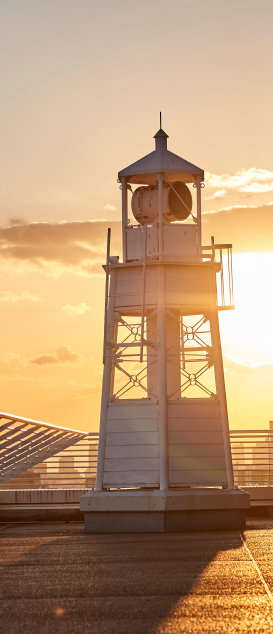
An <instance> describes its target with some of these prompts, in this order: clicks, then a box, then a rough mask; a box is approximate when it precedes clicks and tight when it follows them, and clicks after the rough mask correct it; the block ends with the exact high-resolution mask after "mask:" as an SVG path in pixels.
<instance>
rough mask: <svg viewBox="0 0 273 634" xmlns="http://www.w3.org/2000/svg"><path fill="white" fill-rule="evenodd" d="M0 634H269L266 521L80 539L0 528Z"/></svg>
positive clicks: (76, 529) (57, 529)
mask: <svg viewBox="0 0 273 634" xmlns="http://www.w3.org/2000/svg"><path fill="white" fill-rule="evenodd" d="M0 548H1V557H0V558H1V575H0V629H1V632H2V633H3V634H15V633H16V634H17V633H19V632H20V633H21V632H25V633H26V634H40V633H41V634H47V633H48V634H62V633H63V634H86V633H88V634H163V633H164V634H176V633H178V632H187V633H188V632H190V633H194V634H196V633H197V634H198V633H201V632H202V634H203V633H206V632H210V633H213V634H215V633H218V632H219V633H221V634H223V633H225V632H228V633H233V632H251V633H252V632H259V634H260V633H263V632H266V633H267V632H268V633H269V632H270V633H271V634H272V632H273V598H272V595H271V592H272V593H273V521H271V520H260V521H251V522H249V524H248V530H247V531H246V532H245V534H244V540H243V539H242V538H241V536H240V534H239V533H238V532H237V531H233V532H217V533H212V532H211V533H191V534H189V533H186V534H173V535H156V534H153V535H85V533H84V529H83V524H81V523H69V524H65V523H60V524H59V523H58V524H56V523H48V524H25V525H23V524H18V525H7V526H4V525H1V526H0Z"/></svg>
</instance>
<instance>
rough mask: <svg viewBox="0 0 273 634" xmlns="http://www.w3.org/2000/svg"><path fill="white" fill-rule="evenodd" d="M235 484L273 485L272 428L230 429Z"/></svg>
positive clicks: (242, 485)
mask: <svg viewBox="0 0 273 634" xmlns="http://www.w3.org/2000/svg"><path fill="white" fill-rule="evenodd" d="M230 441H231V451H232V462H233V471H234V480H235V484H236V485H237V486H241V487H248V486H251V487H253V486H263V487H270V486H273V430H267V429H266V430H257V429H256V430H231V431H230Z"/></svg>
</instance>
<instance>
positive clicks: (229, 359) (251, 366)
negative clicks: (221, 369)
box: [223, 353, 273, 374]
mask: <svg viewBox="0 0 273 634" xmlns="http://www.w3.org/2000/svg"><path fill="white" fill-rule="evenodd" d="M223 357H224V359H225V361H224V365H225V368H226V369H227V370H231V371H232V372H233V373H234V374H242V373H243V374H246V373H249V372H272V373H273V361H265V362H256V361H252V360H251V359H237V358H236V357H234V356H233V355H231V354H225V353H223Z"/></svg>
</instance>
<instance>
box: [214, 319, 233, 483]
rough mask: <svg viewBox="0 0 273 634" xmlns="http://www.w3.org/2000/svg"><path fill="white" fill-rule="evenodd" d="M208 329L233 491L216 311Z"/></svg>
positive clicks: (229, 479) (227, 467) (225, 399)
mask: <svg viewBox="0 0 273 634" xmlns="http://www.w3.org/2000/svg"><path fill="white" fill-rule="evenodd" d="M210 327H211V343H212V349H213V356H214V372H215V383H216V390H217V396H218V397H219V400H220V407H221V418H222V429H223V439H224V450H225V459H226V472H227V483H228V488H229V489H234V478H233V467H232V457H231V447H230V437H229V426H228V409H227V397H226V388H225V378H224V367H223V358H222V348H221V339H220V331H219V320H218V313H217V310H212V311H211V313H210Z"/></svg>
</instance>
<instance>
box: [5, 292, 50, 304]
mask: <svg viewBox="0 0 273 634" xmlns="http://www.w3.org/2000/svg"><path fill="white" fill-rule="evenodd" d="M24 300H28V301H30V302H40V301H41V297H40V296H39V295H32V294H31V293H29V292H28V291H24V292H23V293H20V294H19V295H18V294H17V293H11V292H10V291H0V302H20V301H24Z"/></svg>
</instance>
